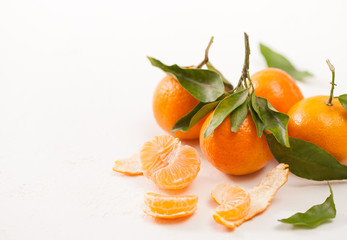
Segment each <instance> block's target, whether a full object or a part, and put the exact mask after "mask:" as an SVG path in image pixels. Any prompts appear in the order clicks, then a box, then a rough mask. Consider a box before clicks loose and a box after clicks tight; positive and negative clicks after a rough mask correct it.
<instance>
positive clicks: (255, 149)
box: [200, 113, 273, 175]
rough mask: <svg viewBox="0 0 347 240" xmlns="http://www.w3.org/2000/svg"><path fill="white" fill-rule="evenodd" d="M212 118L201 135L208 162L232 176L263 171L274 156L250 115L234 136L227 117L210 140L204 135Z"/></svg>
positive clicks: (207, 120)
mask: <svg viewBox="0 0 347 240" xmlns="http://www.w3.org/2000/svg"><path fill="white" fill-rule="evenodd" d="M211 118H212V114H210V115H209V116H208V118H207V119H206V121H205V122H204V124H203V126H202V127H201V132H200V147H201V150H202V153H203V154H204V156H205V158H206V159H207V160H208V161H209V162H210V163H212V165H214V166H215V167H216V168H217V169H219V170H220V171H222V172H224V173H227V174H232V175H245V174H250V173H253V172H256V171H258V170H260V169H261V168H263V167H264V166H265V165H266V164H267V163H268V162H269V161H270V160H271V159H272V157H273V156H272V153H271V151H270V149H269V147H268V145H267V141H266V137H265V136H264V135H263V136H262V137H261V138H259V137H258V136H257V131H256V127H255V124H254V122H253V120H252V117H251V115H250V113H248V115H247V117H246V119H245V121H244V122H243V124H242V125H241V127H240V128H239V130H238V131H237V132H236V133H233V132H231V130H230V128H231V125H230V117H229V116H228V117H227V118H226V119H224V121H223V122H222V123H221V125H219V126H218V127H217V128H216V129H215V130H214V131H213V133H212V134H211V135H210V136H208V137H207V138H205V137H204V132H205V130H206V128H207V127H208V125H209V123H210V120H211Z"/></svg>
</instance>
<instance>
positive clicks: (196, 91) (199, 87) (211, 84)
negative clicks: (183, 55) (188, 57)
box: [148, 57, 224, 102]
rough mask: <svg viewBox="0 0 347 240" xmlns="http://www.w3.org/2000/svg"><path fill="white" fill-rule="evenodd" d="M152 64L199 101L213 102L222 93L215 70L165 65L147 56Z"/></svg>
mask: <svg viewBox="0 0 347 240" xmlns="http://www.w3.org/2000/svg"><path fill="white" fill-rule="evenodd" d="M148 59H149V60H150V61H151V63H152V65H153V66H155V67H158V68H160V69H161V70H163V71H164V72H166V73H167V74H169V75H170V76H172V77H173V78H175V79H176V80H177V81H178V82H179V83H180V84H181V86H182V87H183V88H184V89H186V90H187V91H188V92H189V93H190V94H191V95H192V96H193V97H195V98H196V99H198V100H199V101H201V102H213V101H215V100H216V99H217V98H218V97H220V96H221V95H222V94H224V85H223V80H222V78H221V77H220V75H219V74H218V73H216V72H213V71H210V70H204V69H186V68H180V67H179V66H177V65H176V64H175V65H172V66H167V65H165V64H163V63H162V62H160V61H159V60H157V59H154V58H151V57H148Z"/></svg>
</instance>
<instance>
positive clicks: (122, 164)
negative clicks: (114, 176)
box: [113, 153, 143, 176]
mask: <svg viewBox="0 0 347 240" xmlns="http://www.w3.org/2000/svg"><path fill="white" fill-rule="evenodd" d="M113 171H115V172H119V173H123V174H126V175H131V176H135V175H142V174H143V173H142V168H141V161H140V156H139V154H138V153H135V154H134V155H132V156H131V157H129V158H122V159H118V160H116V161H115V165H114V167H113Z"/></svg>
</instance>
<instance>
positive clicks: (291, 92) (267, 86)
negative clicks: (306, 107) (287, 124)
mask: <svg viewBox="0 0 347 240" xmlns="http://www.w3.org/2000/svg"><path fill="white" fill-rule="evenodd" d="M251 79H252V82H253V85H254V88H255V94H256V95H257V96H259V97H263V98H266V99H267V100H268V101H269V102H270V103H271V105H272V106H273V107H274V108H275V109H276V110H278V111H280V112H283V113H287V112H288V111H289V109H290V108H291V107H292V106H293V105H294V104H295V103H297V102H299V101H300V100H301V99H303V98H304V96H303V95H302V93H301V91H300V89H299V87H298V86H297V85H296V83H295V81H294V79H293V78H292V77H291V76H289V74H287V73H286V72H285V71H282V70H281V69H278V68H266V69H263V70H261V71H259V72H256V73H254V74H253V75H252V77H251Z"/></svg>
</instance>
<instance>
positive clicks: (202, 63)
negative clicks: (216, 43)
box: [197, 36, 213, 69]
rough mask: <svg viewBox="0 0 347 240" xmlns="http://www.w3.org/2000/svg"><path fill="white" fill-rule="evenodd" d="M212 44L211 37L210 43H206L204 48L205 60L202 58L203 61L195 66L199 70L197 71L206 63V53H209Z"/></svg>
mask: <svg viewBox="0 0 347 240" xmlns="http://www.w3.org/2000/svg"><path fill="white" fill-rule="evenodd" d="M212 43H213V36H212V37H211V39H210V42H209V43H208V45H207V48H206V50H205V58H204V60H203V61H202V62H201V63H200V64H199V65H198V66H197V68H199V69H200V68H202V66H204V65H205V64H206V63H207V62H208V52H209V51H210V47H211V45H212Z"/></svg>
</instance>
